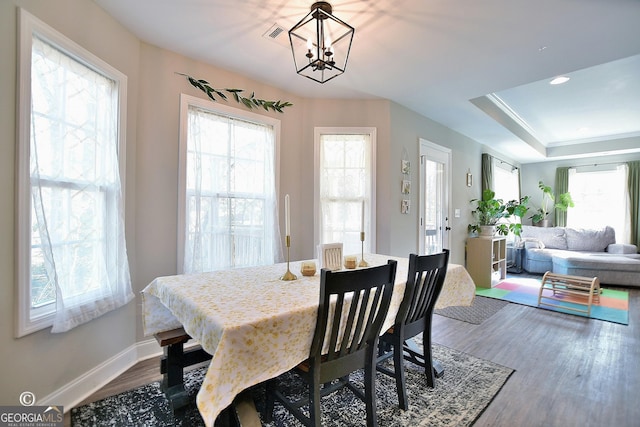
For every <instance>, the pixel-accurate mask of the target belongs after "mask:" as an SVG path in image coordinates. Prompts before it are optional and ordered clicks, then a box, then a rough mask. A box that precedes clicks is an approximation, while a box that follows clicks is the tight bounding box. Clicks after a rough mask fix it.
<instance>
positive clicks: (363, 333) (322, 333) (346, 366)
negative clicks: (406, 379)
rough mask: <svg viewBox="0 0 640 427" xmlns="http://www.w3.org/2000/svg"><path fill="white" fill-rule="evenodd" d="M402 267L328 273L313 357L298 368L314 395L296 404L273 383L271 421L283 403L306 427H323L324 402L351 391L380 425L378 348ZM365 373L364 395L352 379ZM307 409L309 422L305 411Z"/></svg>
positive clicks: (324, 278)
mask: <svg viewBox="0 0 640 427" xmlns="http://www.w3.org/2000/svg"><path fill="white" fill-rule="evenodd" d="M396 267H397V262H396V261H393V260H389V261H388V263H387V264H385V265H382V266H378V267H371V268H365V269H358V270H349V271H337V272H332V271H330V270H328V269H322V272H321V279H320V300H319V306H318V318H317V322H316V327H315V332H314V336H313V341H312V344H311V350H310V354H309V358H308V359H307V360H305V361H304V362H303V363H301V364H300V365H298V366H297V367H296V368H295V369H294V371H295V372H296V373H297V374H298V375H297V376H299V377H301V378H302V379H304V380H305V381H306V383H307V387H308V396H306V397H303V398H302V399H299V400H297V401H294V400H293V399H291V398H290V397H287V396H285V393H284V391H283V390H282V388H279V387H277V384H276V383H277V380H276V379H272V380H270V381H268V382H267V402H266V408H265V420H266V421H267V422H269V421H270V420H271V417H272V413H273V407H274V403H275V400H278V401H279V402H281V403H282V404H283V406H284V407H285V408H287V410H288V411H289V412H291V413H292V414H293V415H294V416H295V417H296V418H297V419H299V420H300V422H302V423H303V424H304V425H305V426H320V425H322V424H321V422H320V419H321V413H320V399H321V397H322V396H325V395H327V394H329V393H332V392H333V391H335V390H337V389H338V388H342V387H345V386H346V387H348V388H349V389H350V390H351V391H352V392H353V393H354V394H355V395H356V396H358V397H359V398H360V399H362V400H363V401H364V402H365V406H366V411H367V426H369V427H376V426H377V425H378V424H377V417H376V391H375V376H376V358H377V343H378V337H379V335H380V333H381V332H382V324H383V322H384V320H385V318H386V316H387V313H388V310H389V304H390V302H391V294H392V292H393V286H394V282H395V276H396ZM361 368H364V393H363V392H362V390H361V389H360V388H358V387H357V386H355V385H354V384H353V383H352V382H351V381H349V374H350V373H352V372H354V371H356V370H358V369H361ZM334 380H338V381H336V382H333V381H334ZM321 386H322V387H321ZM307 405H308V407H309V417H307V416H306V415H305V414H304V412H303V411H302V410H301V408H303V407H304V406H307Z"/></svg>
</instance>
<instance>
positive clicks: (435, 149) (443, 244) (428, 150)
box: [418, 138, 451, 254]
mask: <svg viewBox="0 0 640 427" xmlns="http://www.w3.org/2000/svg"><path fill="white" fill-rule="evenodd" d="M450 188H451V150H450V149H448V148H445V147H441V146H439V145H437V144H434V143H432V142H429V141H427V140H425V139H422V138H420V192H419V195H420V200H419V206H420V212H419V216H420V218H419V226H418V235H419V236H420V238H419V246H420V247H419V251H420V253H421V254H432V253H437V252H441V251H442V249H445V248H449V247H450V234H451V233H449V231H450V230H451V228H450V227H449V218H450V212H449V205H450V200H451V194H450Z"/></svg>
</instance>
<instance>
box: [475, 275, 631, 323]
mask: <svg viewBox="0 0 640 427" xmlns="http://www.w3.org/2000/svg"><path fill="white" fill-rule="evenodd" d="M540 285H541V279H538V278H517V277H509V278H507V279H506V280H503V281H501V282H500V283H498V284H497V285H496V286H494V287H493V288H481V287H477V288H476V295H480V296H483V297H488V298H495V299H498V300H503V301H509V302H513V303H517V304H523V305H527V306H530V307H536V308H541V309H544V310H551V311H556V312H559V313H565V314H572V315H574V316H582V317H588V318H592V319H598V320H604V321H607V322H613V323H620V324H623V325H628V324H629V293H628V292H627V291H625V290H619V289H611V288H601V289H602V294H601V295H600V302H599V303H596V302H593V303H592V304H591V315H590V316H589V315H587V313H580V312H577V311H574V310H571V309H570V308H580V309H584V308H585V305H584V304H579V302H580V301H585V298H581V297H579V296H572V297H568V298H566V300H565V301H554V304H557V305H558V306H559V307H551V306H547V305H541V306H538V292H539V291H540ZM545 292H550V291H545Z"/></svg>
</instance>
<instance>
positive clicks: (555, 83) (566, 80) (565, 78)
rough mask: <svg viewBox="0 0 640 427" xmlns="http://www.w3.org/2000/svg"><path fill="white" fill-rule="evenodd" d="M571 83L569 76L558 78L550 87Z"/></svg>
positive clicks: (551, 82)
mask: <svg viewBox="0 0 640 427" xmlns="http://www.w3.org/2000/svg"><path fill="white" fill-rule="evenodd" d="M568 81H569V77H567V76H558V77H556V78H555V79H553V80H551V81H550V82H549V84H550V85H561V84H562V83H566V82H568Z"/></svg>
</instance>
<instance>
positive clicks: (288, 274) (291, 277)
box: [280, 236, 298, 281]
mask: <svg viewBox="0 0 640 427" xmlns="http://www.w3.org/2000/svg"><path fill="white" fill-rule="evenodd" d="M285 240H286V243H287V272H286V273H284V276H282V277H281V278H280V280H287V281H289V280H296V279H297V278H298V276H296V275H295V274H293V273H292V272H291V270H289V248H290V247H291V236H286V238H285Z"/></svg>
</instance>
